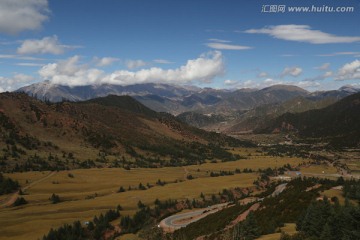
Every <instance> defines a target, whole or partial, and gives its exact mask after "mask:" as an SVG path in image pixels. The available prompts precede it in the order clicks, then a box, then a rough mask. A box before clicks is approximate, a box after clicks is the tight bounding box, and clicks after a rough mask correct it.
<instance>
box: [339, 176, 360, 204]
mask: <svg viewBox="0 0 360 240" xmlns="http://www.w3.org/2000/svg"><path fill="white" fill-rule="evenodd" d="M343 192H344V196H345V197H347V198H350V199H355V200H357V201H359V202H360V180H349V181H344V185H343Z"/></svg>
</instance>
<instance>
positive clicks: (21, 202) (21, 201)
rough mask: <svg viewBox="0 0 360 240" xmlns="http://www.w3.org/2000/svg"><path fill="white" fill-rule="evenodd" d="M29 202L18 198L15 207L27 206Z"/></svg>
mask: <svg viewBox="0 0 360 240" xmlns="http://www.w3.org/2000/svg"><path fill="white" fill-rule="evenodd" d="M27 203H28V202H27V201H26V200H25V198H23V197H18V198H17V199H16V200H15V202H14V204H13V205H14V207H16V206H20V205H24V204H27Z"/></svg>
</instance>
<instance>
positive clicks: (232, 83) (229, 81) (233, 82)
mask: <svg viewBox="0 0 360 240" xmlns="http://www.w3.org/2000/svg"><path fill="white" fill-rule="evenodd" d="M238 83H239V82H238V81H236V80H230V79H227V80H225V81H224V84H225V85H226V86H234V85H236V84H238Z"/></svg>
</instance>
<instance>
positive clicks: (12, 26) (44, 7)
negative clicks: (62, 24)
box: [0, 0, 50, 34]
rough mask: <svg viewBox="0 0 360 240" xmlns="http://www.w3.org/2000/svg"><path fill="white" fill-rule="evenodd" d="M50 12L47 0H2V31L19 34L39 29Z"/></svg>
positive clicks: (0, 12)
mask: <svg viewBox="0 0 360 240" xmlns="http://www.w3.org/2000/svg"><path fill="white" fill-rule="evenodd" d="M49 13H50V11H49V8H48V1H47V0H1V1H0V32H2V33H6V34H17V33H19V32H22V31H27V30H38V29H40V28H41V26H42V24H43V23H44V22H45V21H46V20H47V19H48V15H49Z"/></svg>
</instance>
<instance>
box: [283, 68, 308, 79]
mask: <svg viewBox="0 0 360 240" xmlns="http://www.w3.org/2000/svg"><path fill="white" fill-rule="evenodd" d="M302 71H303V70H302V68H300V67H286V68H285V69H284V70H283V72H282V73H281V77H285V76H292V77H298V76H300V74H301V73H302Z"/></svg>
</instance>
